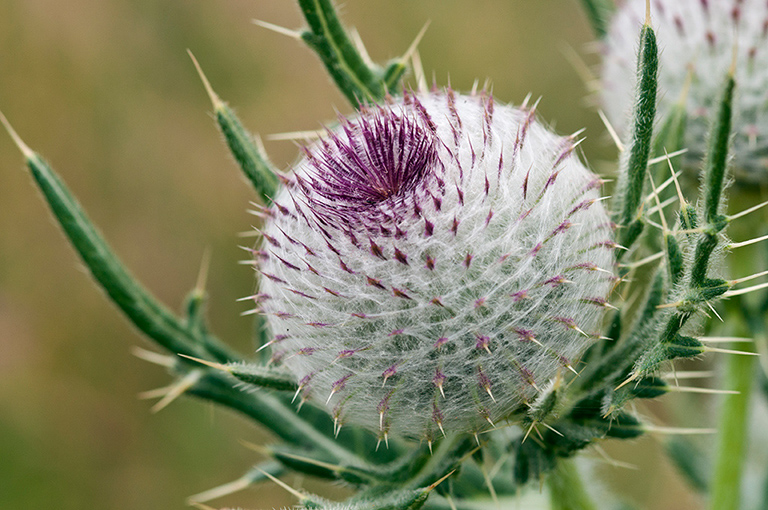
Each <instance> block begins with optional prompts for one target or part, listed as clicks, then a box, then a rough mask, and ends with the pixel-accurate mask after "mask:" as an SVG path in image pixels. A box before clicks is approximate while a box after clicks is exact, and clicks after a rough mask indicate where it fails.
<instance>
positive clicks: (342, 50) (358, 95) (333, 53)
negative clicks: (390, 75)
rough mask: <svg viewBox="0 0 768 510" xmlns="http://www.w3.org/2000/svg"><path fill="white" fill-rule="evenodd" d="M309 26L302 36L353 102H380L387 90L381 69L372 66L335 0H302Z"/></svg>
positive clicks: (303, 11)
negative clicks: (359, 47) (340, 13)
mask: <svg viewBox="0 0 768 510" xmlns="http://www.w3.org/2000/svg"><path fill="white" fill-rule="evenodd" d="M298 1H299V6H300V7H301V12H302V13H303V14H304V18H305V19H306V20H307V24H308V25H309V30H307V31H304V32H302V34H301V38H302V40H303V41H304V42H305V43H306V44H307V45H308V46H309V47H310V48H311V49H312V50H314V51H315V52H316V53H317V54H318V56H319V57H320V60H322V62H323V64H324V65H325V68H326V69H327V70H328V73H329V74H330V75H331V78H332V79H333V81H334V82H335V83H336V86H337V87H339V90H341V92H342V93H343V94H344V96H346V98H347V99H348V100H349V102H350V103H351V104H352V105H353V106H354V107H355V108H359V107H360V105H361V104H362V103H366V102H374V103H376V102H379V101H381V100H382V99H383V98H384V96H385V95H386V93H387V88H386V86H385V85H384V81H383V80H382V78H381V73H380V71H379V69H377V68H373V67H370V66H369V64H368V63H366V61H365V59H364V58H363V56H362V55H361V54H360V52H359V51H358V50H357V48H356V47H355V45H354V44H353V43H352V40H351V39H350V37H349V36H348V35H347V32H346V30H345V29H344V26H343V25H342V24H341V21H340V20H339V17H338V16H337V14H336V9H335V7H334V5H333V2H332V0H298Z"/></svg>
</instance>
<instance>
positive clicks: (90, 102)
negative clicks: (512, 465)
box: [0, 0, 697, 510]
mask: <svg viewBox="0 0 768 510" xmlns="http://www.w3.org/2000/svg"><path fill="white" fill-rule="evenodd" d="M342 15H343V16H344V19H345V21H346V22H347V23H348V24H349V25H352V26H355V27H356V28H357V29H358V30H359V32H360V34H361V35H362V37H363V39H364V40H365V42H366V44H367V46H368V49H369V51H370V53H371V56H372V57H373V58H374V60H377V61H383V60H386V59H388V58H391V57H394V56H398V55H399V54H401V53H402V52H403V51H405V49H406V48H407V47H408V46H409V45H410V43H411V41H412V39H413V37H415V35H416V34H417V33H418V31H419V30H420V29H421V27H422V26H423V25H424V23H425V22H426V21H427V20H431V21H432V24H431V26H430V28H429V30H428V32H427V35H426V37H425V38H424V40H423V42H422V44H421V46H420V52H421V57H422V60H423V62H424V66H425V69H426V72H427V76H428V77H431V76H432V75H433V74H434V76H435V77H436V81H437V83H438V84H439V85H445V84H447V83H448V80H449V78H450V82H451V84H452V86H453V87H454V88H455V89H457V90H468V89H470V88H471V87H472V84H473V82H474V80H475V79H479V80H480V83H481V84H482V82H483V81H484V80H485V79H486V78H487V79H490V80H491V83H492V87H493V92H494V95H495V96H496V98H497V100H498V101H503V102H513V103H519V102H521V101H522V100H523V98H524V97H525V96H526V94H528V93H529V92H530V93H531V94H532V95H533V97H534V98H536V97H539V96H542V97H543V100H542V103H541V106H540V109H539V111H540V114H541V116H542V118H543V119H544V120H545V121H547V122H549V123H550V124H552V125H554V126H555V128H556V130H558V131H559V132H561V133H564V134H566V133H570V132H573V131H576V130H577V129H580V128H582V127H587V131H586V136H587V137H588V139H587V141H586V142H585V144H584V146H583V147H584V150H585V152H586V153H587V154H588V156H589V159H590V162H591V164H592V166H593V168H596V169H597V170H599V171H600V170H603V169H604V168H605V167H604V166H602V164H601V161H610V160H611V159H613V158H614V157H615V151H614V150H613V149H612V148H611V145H610V142H609V141H608V138H607V136H606V135H605V133H604V131H605V130H604V129H603V128H602V126H601V124H600V121H599V119H598V117H597V115H596V113H595V111H594V108H593V107H591V106H590V105H589V104H588V100H587V99H585V98H586V95H587V93H586V87H585V85H584V83H583V82H582V81H581V78H580V77H579V74H578V73H577V72H576V71H575V70H574V67H573V65H572V64H571V63H569V61H568V59H567V58H566V57H565V56H564V48H567V47H571V48H573V49H575V50H577V51H578V52H579V53H581V54H583V55H584V54H586V56H585V58H586V59H587V60H588V61H589V62H591V63H594V62H595V61H596V57H595V56H594V55H590V54H589V52H588V51H586V50H587V48H586V47H587V45H588V44H589V43H590V41H591V38H592V35H591V31H590V28H589V26H588V25H587V22H586V19H585V17H584V15H583V13H582V12H581V11H580V7H579V3H578V2H577V1H576V0H542V1H538V2H534V1H521V0H518V1H508V0H478V1H473V2H468V1H465V2H457V1H446V0H419V1H415V0H388V1H387V2H380V1H372V0H357V1H354V2H353V1H348V2H345V4H344V5H343V8H342ZM252 18H258V19H261V20H264V21H269V22H271V23H275V24H278V25H282V26H286V27H291V28H295V27H299V26H301V24H302V20H301V17H300V15H299V12H298V10H297V8H296V7H295V5H294V4H293V3H292V2H290V1H288V0H282V1H279V2H278V1H265V0H256V1H253V0H227V1H224V0H207V1H194V2H192V1H190V2H178V1H172V0H130V1H129V0H111V1H109V2H103V1H101V2H100V1H96V0H69V1H67V2H61V1H54V0H4V1H2V2H0V109H2V111H3V112H4V113H5V114H6V116H7V117H8V118H9V119H10V121H11V122H12V123H13V124H14V126H15V128H16V130H17V131H18V132H19V134H20V135H21V136H22V137H23V138H24V139H25V140H26V142H27V143H28V144H29V145H30V146H32V147H33V148H34V149H35V150H37V151H39V152H40V153H41V154H43V156H44V157H46V158H47V159H48V160H49V161H50V162H51V163H52V165H53V166H54V167H55V168H56V169H57V170H58V171H59V172H60V173H61V175H62V176H63V178H64V179H65V180H66V181H67V183H68V185H69V186H70V187H71V189H72V190H73V191H74V192H75V193H76V194H77V195H78V197H79V198H80V200H81V201H82V203H83V204H84V206H85V207H86V209H87V210H88V211H89V213H90V215H91V217H92V218H93V219H94V221H96V222H97V224H98V225H100V227H101V229H102V231H103V232H104V233H105V235H106V237H107V239H108V240H109V241H110V243H111V244H112V246H113V247H114V248H115V249H116V251H117V252H118V253H119V254H120V255H121V256H122V258H123V260H124V261H125V262H126V264H127V265H128V266H129V267H130V268H131V269H132V270H133V271H134V273H135V274H136V275H137V276H138V277H139V278H140V280H142V281H143V282H144V283H145V284H146V285H147V287H149V288H150V289H151V290H152V291H153V292H154V293H156V295H157V296H158V297H159V298H160V299H161V300H163V301H164V302H166V303H168V304H169V305H171V306H172V307H176V308H178V307H179V306H180V303H181V301H182V299H183V296H184V295H185V293H186V292H187V291H188V290H189V289H191V288H192V286H193V285H194V283H195V280H196V278H197V273H198V268H199V264H200V261H201V258H202V255H203V252H204V250H205V249H206V247H210V249H211V252H212V262H211V267H210V272H209V285H208V289H209V292H210V296H211V305H210V319H211V323H212V326H213V328H214V329H215V330H216V332H217V333H218V334H219V336H220V337H221V338H223V339H225V340H226V341H228V342H229V343H230V344H231V345H233V346H235V347H237V348H238V349H240V350H242V351H243V352H250V351H252V349H253V347H252V344H251V340H250V328H251V321H250V319H249V318H242V317H240V315H239V313H240V312H241V311H243V310H245V309H246V305H243V304H238V303H236V302H235V299H237V298H239V297H241V296H245V295H248V294H249V293H250V292H251V290H252V288H253V275H252V271H251V270H250V269H249V268H247V267H246V266H242V265H238V264H237V263H236V261H237V260H239V259H241V258H243V252H241V250H239V249H238V248H237V245H238V244H249V243H250V242H251V241H250V240H248V239H245V240H243V239H240V238H238V237H237V233H238V232H244V231H248V230H249V229H250V225H251V223H252V221H253V218H252V217H249V216H248V215H247V214H246V212H245V210H246V209H247V207H248V201H249V200H251V199H253V196H252V194H251V193H250V191H249V188H248V186H247V185H246V184H245V182H244V180H243V179H242V178H241V176H240V175H239V173H238V171H237V169H236V167H235V165H234V163H233V162H232V160H231V158H230V157H229V156H228V154H227V151H226V148H225V147H224V145H223V144H222V143H221V140H220V136H219V134H218V133H217V131H216V128H215V124H214V122H213V120H212V118H211V115H210V111H211V108H210V105H209V103H208V100H207V98H206V96H205V93H204V90H203V87H202V85H201V84H200V82H199V80H198V78H197V76H196V74H195V70H194V68H193V66H192V64H191V62H190V60H189V58H188V56H187V54H186V49H187V48H189V49H191V50H192V51H193V52H194V53H195V55H196V57H197V58H198V60H199V61H200V63H201V65H202V67H203V69H204V70H205V71H206V73H207V75H208V77H209V79H210V80H211V82H212V84H213V86H214V88H215V89H216V90H217V92H218V93H219V94H220V95H221V96H222V98H224V99H225V100H227V101H229V102H230V103H231V104H232V105H233V106H234V107H235V108H236V110H237V111H238V113H239V115H240V117H241V119H242V120H243V121H244V122H245V123H246V125H247V126H248V127H249V128H250V129H251V130H252V131H254V132H257V133H260V134H262V135H269V134H270V133H280V132H286V131H295V130H305V129H316V128H318V127H319V126H320V125H321V124H322V122H324V121H332V120H333V119H334V117H335V115H336V113H335V112H336V110H339V111H341V112H349V111H350V108H349V106H348V105H347V104H346V102H345V100H344V98H343V97H342V96H341V94H340V93H339V92H337V91H336V90H335V89H334V88H333V86H332V85H331V83H330V82H329V80H328V78H327V77H326V75H325V72H324V70H323V68H322V66H321V65H320V63H319V61H317V59H316V57H315V55H314V54H312V53H311V52H310V51H309V50H308V49H307V48H304V47H303V46H302V45H301V43H299V42H297V41H294V40H291V39H290V38H286V37H285V36H281V35H278V34H275V33H272V32H269V31H267V30H265V29H262V28H258V27H256V26H254V25H253V24H252V23H251V19H252ZM267 150H268V152H269V153H270V156H271V157H272V159H273V161H274V162H275V163H276V165H277V166H278V167H280V168H285V167H286V166H287V165H289V164H290V162H291V161H293V160H294V159H295V158H296V157H297V149H296V147H295V145H294V144H291V143H290V142H267ZM0 183H1V184H0V507H1V508H57V509H61V510H66V509H90V508H93V509H96V508H98V509H121V510H130V509H136V510H139V509H142V510H143V509H150V508H165V509H172V508H184V507H185V505H184V500H185V498H186V497H187V496H189V495H190V494H193V493H196V492H199V491H202V490H204V489H208V488H210V487H213V486H215V485H218V484H220V483H224V482H227V481H230V480H233V479H235V478H237V477H238V476H240V475H241V474H242V473H243V472H245V471H246V470H247V469H248V468H249V467H250V465H251V464H252V463H254V462H256V461H257V460H259V458H258V456H257V455H256V454H255V453H254V452H252V451H250V450H247V449H246V448H244V447H243V445H242V444H241V443H240V440H241V439H244V440H247V441H251V442H260V441H264V440H268V438H265V437H264V436H263V434H261V433H260V432H259V431H258V430H256V429H255V428H254V427H252V426H251V425H250V424H248V423H245V422H244V421H243V420H241V419H239V418H238V417H234V416H232V415H230V414H229V413H227V412H224V411H220V410H215V409H213V408H211V407H210V406H209V405H208V404H204V405H201V404H200V403H199V402H194V401H191V400H189V399H184V398H182V399H180V400H179V401H178V402H175V403H173V404H172V405H171V406H170V407H169V408H168V409H167V410H164V411H162V412H160V413H158V414H156V415H155V414H151V413H150V407H151V404H150V403H147V402H145V401H140V400H138V399H137V397H136V395H137V394H138V393H139V392H141V391H145V390H149V389H152V388H156V387H160V386H163V385H165V384H167V383H168V382H169V378H168V377H167V376H166V374H165V373H164V371H163V370H162V369H160V368H157V367H153V366H150V365H148V364H147V363H146V362H144V361H141V360H138V359H137V358H135V357H133V356H131V355H130V354H129V349H130V347H131V346H133V345H141V346H144V347H150V346H149V345H148V344H147V343H146V342H145V341H144V340H143V339H141V338H139V337H138V335H137V334H136V333H135V332H134V331H133V330H132V328H131V327H130V326H129V325H128V324H127V322H126V321H125V320H124V319H123V318H122V317H121V316H120V315H119V314H118V313H117V312H116V311H115V310H114V309H113V307H112V306H111V305H110V304H109V303H108V302H107V301H106V300H105V299H104V298H103V296H102V294H101V293H100V292H99V291H98V290H97V289H96V287H95V286H94V285H93V284H92V283H91V282H90V281H89V278H88V277H87V276H86V275H85V274H83V273H84V271H83V270H82V268H81V267H80V264H79V261H78V260H77V259H76V257H75V255H74V254H73V252H72V250H71V249H70V247H69V246H68V245H67V243H66V241H65V240H64V238H63V236H62V235H61V234H60V233H59V232H58V229H57V227H56V226H55V225H54V224H53V222H52V221H51V219H50V218H49V215H48V211H47V210H46V208H45V207H44V205H43V203H42V201H41V200H39V198H38V197H36V195H37V192H36V191H34V189H33V186H32V185H31V182H30V178H29V177H28V176H27V175H26V174H25V172H24V168H23V161H22V158H21V156H20V155H19V154H18V152H17V151H16V150H15V148H14V147H13V146H12V144H11V142H10V140H9V139H8V138H7V137H5V136H4V135H2V136H0ZM686 425H691V426H695V425H696V423H689V424H686ZM649 445H650V446H653V448H651V447H649ZM618 450H619V452H620V453H619V455H620V456H621V458H622V460H626V461H629V462H633V463H637V464H639V465H641V466H643V467H642V471H641V472H640V473H641V474H638V473H637V472H634V471H632V472H621V471H617V470H616V469H603V468H601V469H600V473H608V474H609V478H614V479H616V480H614V481H613V482H612V484H613V485H614V486H621V487H630V488H631V494H630V496H631V497H634V498H635V499H637V500H638V501H639V502H640V504H641V506H642V507H643V508H653V509H662V508H670V509H672V508H675V509H684V508H694V507H695V505H696V503H697V502H695V501H691V500H690V496H688V499H686V498H683V499H678V498H676V497H674V494H675V493H678V492H679V488H677V489H672V490H674V491H675V492H674V493H672V492H669V491H667V490H666V489H660V490H659V491H652V492H649V491H648V490H647V488H648V487H650V486H662V485H663V486H664V487H666V486H667V485H668V483H669V482H668V480H669V479H670V478H672V479H674V477H672V476H670V473H671V471H670V468H669V467H668V465H667V464H664V463H663V462H664V461H663V459H662V457H661V456H660V454H659V453H658V449H656V448H655V446H654V442H653V440H652V439H649V438H645V439H643V440H642V441H641V442H640V443H639V444H636V445H634V447H633V445H620V446H619V448H618ZM659 465H661V466H662V467H661V468H659ZM290 481H291V482H292V483H294V485H297V484H301V483H306V484H308V486H310V487H311V488H312V489H313V490H315V491H321V492H322V493H323V494H326V495H330V496H333V495H334V494H336V495H338V494H339V492H338V489H329V488H319V487H318V486H317V484H315V483H314V482H311V481H304V482H302V481H300V480H290ZM334 490H335V491H336V492H334ZM214 503H216V504H228V505H232V506H237V505H240V506H243V507H246V508H271V507H280V506H287V505H291V504H293V503H294V501H293V500H292V499H291V497H290V496H288V495H286V494H284V493H282V492H280V491H278V490H275V489H274V488H273V487H268V488H263V487H262V488H258V489H255V490H250V491H246V492H244V493H242V494H238V495H235V496H232V497H230V498H227V499H225V500H222V501H216V502H214Z"/></svg>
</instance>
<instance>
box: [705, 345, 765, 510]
mask: <svg viewBox="0 0 768 510" xmlns="http://www.w3.org/2000/svg"><path fill="white" fill-rule="evenodd" d="M763 335H764V332H763ZM734 349H738V350H740V351H745V352H753V349H754V346H753V344H751V343H748V342H743V343H739V344H737V345H735V346H734ZM755 363H756V357H755V356H730V357H729V358H728V361H727V364H726V372H725V382H724V387H725V388H726V389H729V390H735V391H738V392H739V393H738V394H734V395H726V396H725V399H724V401H723V405H722V407H721V408H720V423H719V426H718V430H719V435H718V443H717V456H716V461H715V471H714V475H713V476H712V487H711V494H710V498H711V499H710V504H709V508H710V509H711V510H738V508H739V499H740V493H741V476H742V472H743V461H744V454H745V452H746V446H747V419H748V418H749V397H750V394H751V389H752V379H753V374H754V372H755V371H754V368H755Z"/></svg>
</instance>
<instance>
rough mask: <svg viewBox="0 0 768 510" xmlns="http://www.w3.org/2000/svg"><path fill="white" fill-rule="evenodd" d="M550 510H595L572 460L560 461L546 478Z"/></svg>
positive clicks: (595, 507)
mask: <svg viewBox="0 0 768 510" xmlns="http://www.w3.org/2000/svg"><path fill="white" fill-rule="evenodd" d="M547 487H548V488H549V501H550V508H551V509H552V510H597V506H596V505H595V503H594V502H593V501H592V498H590V496H589V494H587V490H586V488H585V487H584V482H583V481H582V479H581V475H579V470H578V469H577V468H576V465H575V464H574V463H573V460H572V459H560V460H559V461H558V463H557V465H556V466H555V469H553V470H552V471H551V472H550V473H549V475H548V476H547Z"/></svg>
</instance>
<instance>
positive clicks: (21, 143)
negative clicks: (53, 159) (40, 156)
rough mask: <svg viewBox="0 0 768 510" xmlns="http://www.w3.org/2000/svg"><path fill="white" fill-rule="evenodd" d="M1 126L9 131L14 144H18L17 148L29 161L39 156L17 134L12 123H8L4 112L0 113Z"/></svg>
mask: <svg viewBox="0 0 768 510" xmlns="http://www.w3.org/2000/svg"><path fill="white" fill-rule="evenodd" d="M0 124H2V125H3V127H4V128H5V130H6V131H8V134H9V135H10V137H11V140H13V143H14V144H16V147H18V148H19V150H20V151H21V153H22V154H23V155H24V157H25V158H26V159H27V160H28V161H29V160H32V159H34V158H36V156H37V155H36V154H35V151H33V150H32V149H30V148H29V146H28V145H27V144H26V143H24V140H22V139H21V137H20V136H19V135H18V133H16V130H14V129H13V127H12V126H11V123H10V122H8V119H7V118H6V117H5V115H3V112H0Z"/></svg>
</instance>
